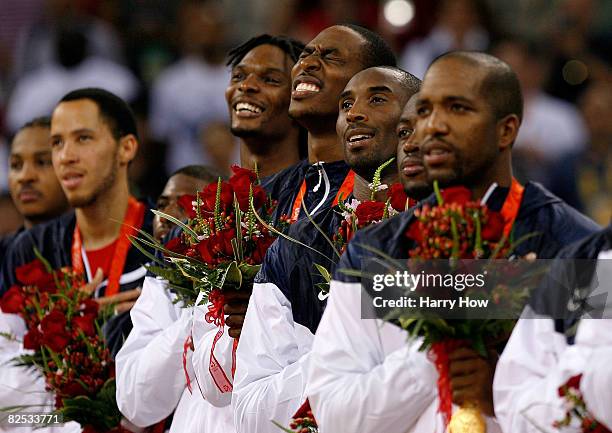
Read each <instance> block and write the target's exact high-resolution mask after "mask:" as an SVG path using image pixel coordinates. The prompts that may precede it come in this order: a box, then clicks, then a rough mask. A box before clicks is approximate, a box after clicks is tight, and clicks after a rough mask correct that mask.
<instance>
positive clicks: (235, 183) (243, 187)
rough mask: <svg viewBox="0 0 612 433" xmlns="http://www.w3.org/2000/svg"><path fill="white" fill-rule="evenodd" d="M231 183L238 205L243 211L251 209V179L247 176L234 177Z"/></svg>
mask: <svg viewBox="0 0 612 433" xmlns="http://www.w3.org/2000/svg"><path fill="white" fill-rule="evenodd" d="M230 184H231V185H232V189H233V190H234V194H236V200H237V201H238V206H239V207H240V210H241V211H242V212H246V211H247V210H248V209H249V190H250V188H251V180H250V179H249V178H248V177H246V176H241V177H232V178H231V179H230Z"/></svg>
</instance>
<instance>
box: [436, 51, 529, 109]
mask: <svg viewBox="0 0 612 433" xmlns="http://www.w3.org/2000/svg"><path fill="white" fill-rule="evenodd" d="M444 59H458V60H461V61H463V62H466V63H468V64H470V65H473V66H477V67H479V68H484V69H485V70H486V71H487V74H486V76H485V77H484V79H483V81H482V83H481V84H480V93H481V94H482V95H483V96H484V97H485V98H486V99H487V101H488V103H489V105H490V106H491V108H492V109H493V114H494V116H495V120H500V119H502V118H504V117H506V116H508V115H510V114H515V115H517V116H518V118H519V119H520V120H522V119H523V93H522V92H521V83H520V82H519V79H518V77H517V76H516V73H515V72H514V71H513V70H512V68H511V67H510V66H509V65H508V64H507V63H506V62H503V61H502V60H500V59H498V58H497V57H495V56H492V55H490V54H486V53H483V52H479V51H451V52H450V53H446V54H442V55H441V56H439V57H437V58H436V59H435V60H434V61H433V62H432V63H431V65H429V68H431V67H432V66H433V65H434V64H435V63H437V62H439V61H440V60H444Z"/></svg>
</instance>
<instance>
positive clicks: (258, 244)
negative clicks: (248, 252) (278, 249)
mask: <svg viewBox="0 0 612 433" xmlns="http://www.w3.org/2000/svg"><path fill="white" fill-rule="evenodd" d="M274 240H275V239H274V238H273V237H271V236H262V237H258V238H255V239H254V241H255V251H253V254H252V256H251V258H252V260H253V264H260V263H263V259H264V257H265V255H266V251H268V248H270V245H272V243H273V242H274Z"/></svg>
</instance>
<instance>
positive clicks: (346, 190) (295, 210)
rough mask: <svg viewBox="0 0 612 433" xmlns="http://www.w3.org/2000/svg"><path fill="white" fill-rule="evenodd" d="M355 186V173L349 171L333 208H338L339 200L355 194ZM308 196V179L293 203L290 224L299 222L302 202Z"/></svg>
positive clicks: (303, 183) (304, 181) (303, 182)
mask: <svg viewBox="0 0 612 433" xmlns="http://www.w3.org/2000/svg"><path fill="white" fill-rule="evenodd" d="M354 184H355V172H354V171H353V170H349V172H348V174H347V175H346V177H345V178H344V181H343V182H342V185H340V189H339V190H338V193H337V194H336V197H335V198H334V201H333V203H332V206H336V205H337V204H338V200H340V197H343V198H344V199H346V198H347V197H348V196H349V194H351V193H352V192H353V185H354ZM305 195H306V179H304V180H303V181H302V185H301V186H300V191H299V192H298V195H297V197H295V200H294V201H293V206H292V208H291V215H290V220H289V221H290V222H291V224H293V223H294V222H296V221H297V220H298V217H299V215H300V208H301V207H302V201H304V196H305Z"/></svg>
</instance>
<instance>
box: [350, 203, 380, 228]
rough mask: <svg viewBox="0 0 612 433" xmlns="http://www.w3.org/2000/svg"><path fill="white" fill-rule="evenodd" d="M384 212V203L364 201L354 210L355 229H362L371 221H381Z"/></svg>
mask: <svg viewBox="0 0 612 433" xmlns="http://www.w3.org/2000/svg"><path fill="white" fill-rule="evenodd" d="M384 212H385V203H382V202H380V201H369V200H368V201H364V202H362V203H360V204H359V206H357V209H355V215H356V216H357V227H359V228H362V227H365V226H366V225H368V224H371V223H372V221H378V220H381V219H382V217H383V214H384Z"/></svg>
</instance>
